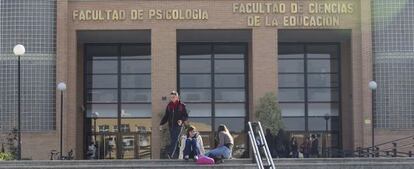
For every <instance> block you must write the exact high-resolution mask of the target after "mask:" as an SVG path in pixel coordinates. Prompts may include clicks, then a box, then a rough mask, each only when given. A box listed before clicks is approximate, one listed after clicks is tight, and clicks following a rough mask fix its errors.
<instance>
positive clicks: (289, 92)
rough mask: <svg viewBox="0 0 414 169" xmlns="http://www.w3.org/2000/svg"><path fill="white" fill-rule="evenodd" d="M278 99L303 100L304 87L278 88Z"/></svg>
mask: <svg viewBox="0 0 414 169" xmlns="http://www.w3.org/2000/svg"><path fill="white" fill-rule="evenodd" d="M277 98H278V99H279V101H305V90H304V89H279V93H278V97H277Z"/></svg>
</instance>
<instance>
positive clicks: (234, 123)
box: [214, 117, 246, 133]
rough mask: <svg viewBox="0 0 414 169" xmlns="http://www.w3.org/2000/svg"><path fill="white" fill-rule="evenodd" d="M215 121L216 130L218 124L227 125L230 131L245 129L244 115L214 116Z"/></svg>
mask: <svg viewBox="0 0 414 169" xmlns="http://www.w3.org/2000/svg"><path fill="white" fill-rule="evenodd" d="M214 120H215V121H216V123H215V126H214V130H215V131H217V129H218V126H219V125H220V124H224V125H226V126H227V129H229V131H230V132H235V133H240V132H244V131H245V124H246V123H245V119H244V117H241V118H228V117H226V118H215V119H214Z"/></svg>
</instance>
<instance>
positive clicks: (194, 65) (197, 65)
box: [180, 60, 211, 73]
mask: <svg viewBox="0 0 414 169" xmlns="http://www.w3.org/2000/svg"><path fill="white" fill-rule="evenodd" d="M210 72H211V61H210V60H180V73H210Z"/></svg>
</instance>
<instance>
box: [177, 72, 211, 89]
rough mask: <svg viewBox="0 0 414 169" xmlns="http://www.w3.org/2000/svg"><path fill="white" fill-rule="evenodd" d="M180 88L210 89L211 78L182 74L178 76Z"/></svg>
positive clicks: (202, 75) (208, 76)
mask: <svg viewBox="0 0 414 169" xmlns="http://www.w3.org/2000/svg"><path fill="white" fill-rule="evenodd" d="M180 86H181V87H210V86H211V76H210V75H204V74H201V75H199V74H197V75H191V74H183V75H181V76H180Z"/></svg>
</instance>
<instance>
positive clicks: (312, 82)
mask: <svg viewBox="0 0 414 169" xmlns="http://www.w3.org/2000/svg"><path fill="white" fill-rule="evenodd" d="M308 86H309V87H338V76H337V74H308Z"/></svg>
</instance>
